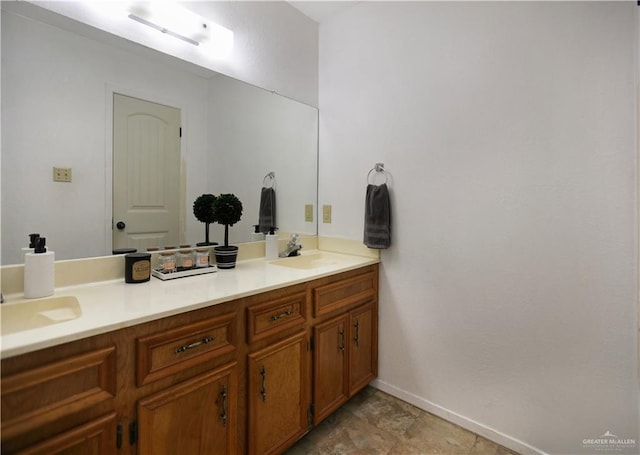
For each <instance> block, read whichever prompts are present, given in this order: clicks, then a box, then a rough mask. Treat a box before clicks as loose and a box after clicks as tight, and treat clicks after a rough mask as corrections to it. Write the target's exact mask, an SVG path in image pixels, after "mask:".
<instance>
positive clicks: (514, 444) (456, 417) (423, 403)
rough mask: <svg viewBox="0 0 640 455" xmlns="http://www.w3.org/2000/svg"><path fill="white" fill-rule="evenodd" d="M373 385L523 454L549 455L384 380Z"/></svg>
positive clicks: (374, 382)
mask: <svg viewBox="0 0 640 455" xmlns="http://www.w3.org/2000/svg"><path fill="white" fill-rule="evenodd" d="M371 385H372V386H373V387H375V388H377V389H380V390H382V391H383V392H385V393H388V394H389V395H393V396H394V397H396V398H399V399H400V400H402V401H406V402H407V403H409V404H412V405H414V406H416V407H418V408H420V409H422V410H423V411H427V412H430V413H431V414H434V415H436V416H438V417H441V418H443V419H445V420H447V421H449V422H451V423H455V424H456V425H459V426H461V427H462V428H464V429H466V430H469V431H471V432H473V433H476V434H478V435H480V436H482V437H484V438H486V439H489V440H490V441H493V442H495V443H497V444H500V445H502V446H504V447H506V448H508V449H511V450H515V451H516V452H518V453H520V454H522V455H547V453H546V452H543V451H542V450H540V449H537V448H535V447H533V446H530V445H529V444H527V443H525V442H522V441H520V440H519V439H516V438H513V437H511V436H509V435H506V434H504V433H500V432H499V431H497V430H494V429H493V428H490V427H488V426H486V425H483V424H481V423H479V422H476V421H475V420H471V419H469V418H467V417H464V416H462V415H460V414H457V413H455V412H453V411H450V410H449V409H447V408H444V407H442V406H440V405H437V404H435V403H432V402H430V401H429V400H425V399H424V398H421V397H419V396H417V395H414V394H413V393H411V392H407V391H406V390H402V389H399V388H398V387H396V386H393V385H391V384H389V383H387V382H384V381H383V380H381V379H374V380H373V382H371Z"/></svg>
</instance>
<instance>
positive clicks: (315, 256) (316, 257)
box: [271, 253, 339, 269]
mask: <svg viewBox="0 0 640 455" xmlns="http://www.w3.org/2000/svg"><path fill="white" fill-rule="evenodd" d="M338 263H339V260H337V259H336V258H333V257H330V256H328V255H326V254H323V253H312V254H302V255H301V256H294V257H291V258H282V259H276V260H275V261H271V264H275V265H279V266H282V267H290V268H292V269H317V268H319V267H324V266H327V265H335V264H338Z"/></svg>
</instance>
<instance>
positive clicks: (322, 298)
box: [313, 272, 377, 317]
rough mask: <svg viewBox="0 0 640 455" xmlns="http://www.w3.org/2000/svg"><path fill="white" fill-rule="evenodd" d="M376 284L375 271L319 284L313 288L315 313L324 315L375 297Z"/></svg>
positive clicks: (315, 314) (315, 315)
mask: <svg viewBox="0 0 640 455" xmlns="http://www.w3.org/2000/svg"><path fill="white" fill-rule="evenodd" d="M376 286H377V283H376V278H375V273H374V272H369V273H364V274H362V275H358V276H355V277H353V278H348V279H346V280H343V281H338V282H337V283H332V284H327V285H325V286H318V287H317V288H315V289H314V290H313V315H314V317H318V316H323V315H325V314H329V313H333V312H334V311H337V310H341V309H346V308H347V307H350V306H353V305H355V304H359V303H364V302H366V301H368V300H371V299H374V298H375V296H376V292H377V289H376Z"/></svg>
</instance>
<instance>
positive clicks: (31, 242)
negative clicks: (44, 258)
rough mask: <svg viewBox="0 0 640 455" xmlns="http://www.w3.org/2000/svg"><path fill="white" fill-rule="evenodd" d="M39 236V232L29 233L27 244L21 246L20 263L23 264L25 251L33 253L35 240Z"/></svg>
mask: <svg viewBox="0 0 640 455" xmlns="http://www.w3.org/2000/svg"><path fill="white" fill-rule="evenodd" d="M38 237H40V234H29V246H25V247H24V248H22V263H23V264H24V255H25V254H27V253H33V250H34V249H35V248H36V240H37V239H38Z"/></svg>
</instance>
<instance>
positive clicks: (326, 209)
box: [322, 204, 331, 223]
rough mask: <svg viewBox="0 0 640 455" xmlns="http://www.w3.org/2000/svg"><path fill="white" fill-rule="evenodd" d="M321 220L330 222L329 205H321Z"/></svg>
mask: <svg viewBox="0 0 640 455" xmlns="http://www.w3.org/2000/svg"><path fill="white" fill-rule="evenodd" d="M322 222H323V223H331V205H328V204H325V205H323V206H322Z"/></svg>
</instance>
